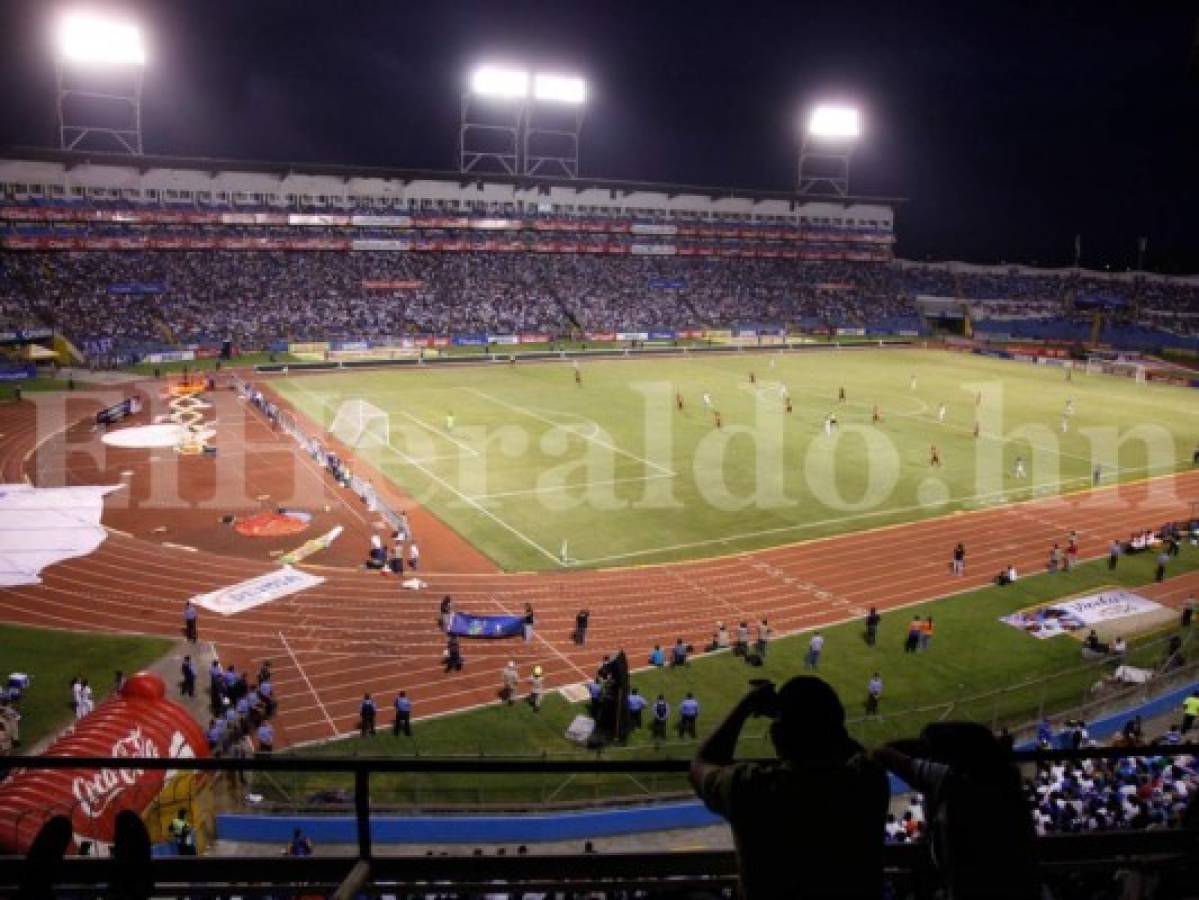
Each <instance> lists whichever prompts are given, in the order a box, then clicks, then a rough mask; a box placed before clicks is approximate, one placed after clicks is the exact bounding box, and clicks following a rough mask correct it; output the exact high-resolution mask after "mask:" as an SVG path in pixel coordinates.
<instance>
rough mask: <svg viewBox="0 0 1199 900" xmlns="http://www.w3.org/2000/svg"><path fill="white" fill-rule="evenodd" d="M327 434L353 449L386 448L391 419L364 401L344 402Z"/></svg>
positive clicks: (389, 438)
mask: <svg viewBox="0 0 1199 900" xmlns="http://www.w3.org/2000/svg"><path fill="white" fill-rule="evenodd" d="M329 433H330V434H331V435H333V436H334V437H335V438H337V439H338V440H339V441H341V442H342V443H343V444H345V445H346V446H347V447H353V448H355V449H361V448H367V447H386V446H387V445H388V444H389V443H391V417H390V416H389V415H388V414H387V413H386V412H384V411H383V410H381V409H379V407H377V406H375V405H374V404H373V403H368V402H367V401H365V400H357V399H353V400H344V401H342V404H341V406H340V407H338V409H337V414H336V415H335V416H334V417H333V421H332V422H331V423H330V425H329Z"/></svg>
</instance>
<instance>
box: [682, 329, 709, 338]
mask: <svg viewBox="0 0 1199 900" xmlns="http://www.w3.org/2000/svg"><path fill="white" fill-rule="evenodd" d="M678 335H679V337H680V338H683V339H685V340H701V339H702V338H703V336H704V330H703V329H702V328H684V329H682V330H681V331H679V332H678Z"/></svg>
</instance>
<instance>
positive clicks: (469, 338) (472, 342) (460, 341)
mask: <svg viewBox="0 0 1199 900" xmlns="http://www.w3.org/2000/svg"><path fill="white" fill-rule="evenodd" d="M450 342H451V343H452V344H453V345H454V346H455V347H482V346H485V345H486V344H487V335H485V334H455V335H454V336H453V337H451V338H450Z"/></svg>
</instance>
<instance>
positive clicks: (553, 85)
mask: <svg viewBox="0 0 1199 900" xmlns="http://www.w3.org/2000/svg"><path fill="white" fill-rule="evenodd" d="M533 99H534V100H543V101H546V102H549V103H570V104H574V105H580V104H582V103H585V102H586V101H587V83H586V82H585V81H584V80H583V79H582V78H578V77H576V76H574V75H540V74H539V75H537V76H535V77H534V79H533Z"/></svg>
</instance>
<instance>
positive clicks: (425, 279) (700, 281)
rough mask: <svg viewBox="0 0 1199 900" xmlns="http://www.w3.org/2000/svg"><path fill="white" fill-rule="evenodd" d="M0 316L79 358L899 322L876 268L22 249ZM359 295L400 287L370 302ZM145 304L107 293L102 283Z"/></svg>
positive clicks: (885, 271) (509, 256)
mask: <svg viewBox="0 0 1199 900" xmlns="http://www.w3.org/2000/svg"><path fill="white" fill-rule="evenodd" d="M5 266H6V272H7V275H8V277H7V278H6V279H5V280H4V281H2V282H0V304H12V303H19V304H21V308H22V309H25V310H27V311H29V312H32V313H33V314H35V315H36V316H37V317H38V319H39V320H40V321H42V322H44V323H46V324H49V325H52V326H54V327H56V328H59V329H61V330H63V331H64V332H65V333H67V334H68V335H70V336H72V337H74V338H76V339H77V340H79V341H80V342H82V343H83V344H84V345H85V346H91V347H106V346H107V343H108V342H111V341H115V340H122V341H125V342H129V343H133V342H143V343H161V342H168V343H169V342H171V341H176V340H177V341H180V342H184V343H187V342H196V341H205V340H209V341H213V340H222V339H226V338H232V339H233V340H234V341H236V342H239V343H243V344H247V343H248V344H265V343H269V342H270V341H274V340H287V339H293V340H306V339H311V340H325V339H345V340H361V339H370V338H378V337H384V336H399V335H405V334H450V333H471V332H484V331H485V332H491V333H515V332H553V333H560V332H563V331H566V330H569V329H571V328H574V327H579V328H584V329H588V330H600V331H622V330H639V329H645V328H649V327H654V326H669V327H688V326H692V327H703V326H717V327H720V326H730V325H734V324H738V323H758V324H760V323H778V324H784V323H788V322H799V321H800V320H804V321H805V322H806V323H808V324H827V325H833V326H842V325H850V326H855V325H856V326H864V325H866V324H868V323H870V322H871V321H873V320H876V319H878V318H882V317H887V316H903V315H907V316H910V317H914V310H913V309H912V307H911V306H910V304H909V303H908V302H907V301H906V300H905V299H904V298H903V297H901V296H900V295H899V294H898V293H897V292H896V290H895V286H894V283H893V271H892V269H891V268H890V267H889V266H887V265H885V264H880V263H865V262H863V263H848V262H846V263H824V262H822V263H816V262H811V263H807V262H805V263H797V262H795V261H794V260H781V259H755V258H683V257H656V256H624V255H622V256H598V255H595V256H592V255H586V254H568V253H555V254H521V253H389V252H360V253H337V252H299V251H297V252H282V251H272V252H258V251H176V252H153V251H124V252H114V253H105V252H81V253H49V252H28V253H20V254H10V255H8V256H6V257H5ZM371 282H376V283H378V282H384V283H386V282H393V283H403V284H404V286H403V287H396V288H386V287H385V288H383V289H372V288H371V287H368V286H367V285H369V284H370V283H371ZM125 284H137V285H160V286H161V292H152V293H151V292H147V293H137V294H122V293H113V292H112V291H111V287H112V286H113V285H125Z"/></svg>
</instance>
